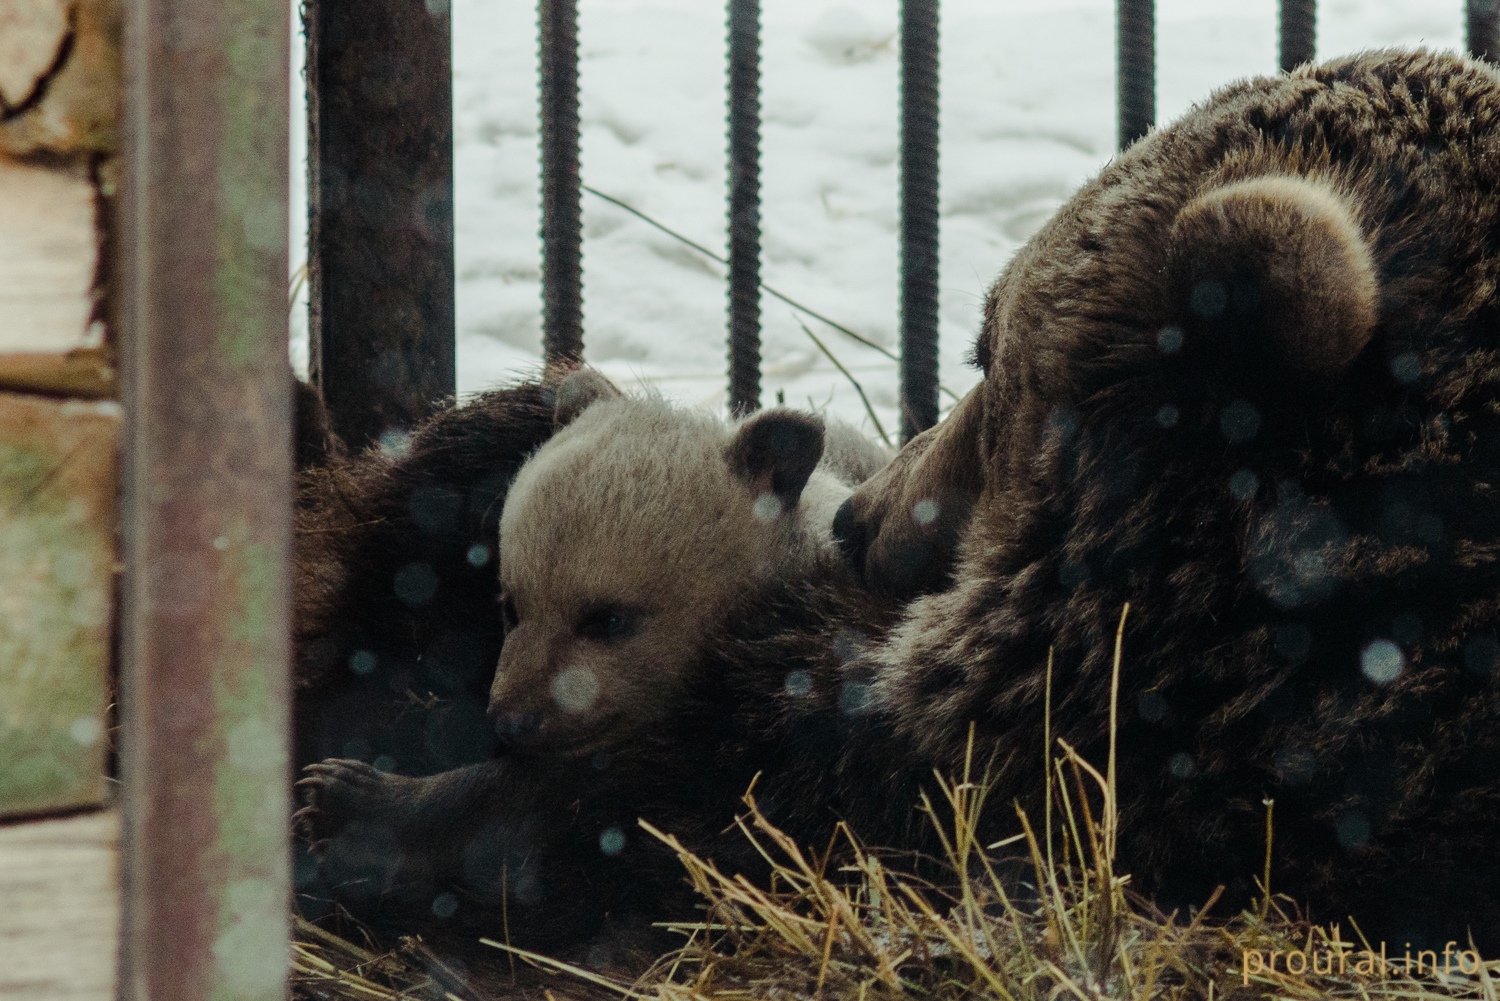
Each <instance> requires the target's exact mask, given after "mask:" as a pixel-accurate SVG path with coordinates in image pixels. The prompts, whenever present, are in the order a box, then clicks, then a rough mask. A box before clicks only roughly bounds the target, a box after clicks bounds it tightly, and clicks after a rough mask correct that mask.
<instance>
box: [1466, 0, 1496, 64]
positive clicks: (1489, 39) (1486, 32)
mask: <svg viewBox="0 0 1500 1001" xmlns="http://www.w3.org/2000/svg"><path fill="white" fill-rule="evenodd" d="M1464 13H1465V21H1466V22H1467V24H1466V29H1467V30H1466V31H1465V33H1464V38H1465V41H1466V44H1467V45H1468V47H1469V53H1470V54H1471V55H1473V56H1475V57H1476V58H1479V59H1488V60H1489V61H1490V62H1492V63H1493V62H1500V0H1468V2H1467V3H1466V4H1465V7H1464Z"/></svg>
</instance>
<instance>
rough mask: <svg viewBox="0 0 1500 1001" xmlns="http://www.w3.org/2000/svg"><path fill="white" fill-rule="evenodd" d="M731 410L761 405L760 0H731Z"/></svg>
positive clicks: (755, 407) (742, 412)
mask: <svg viewBox="0 0 1500 1001" xmlns="http://www.w3.org/2000/svg"><path fill="white" fill-rule="evenodd" d="M728 21H729V25H728V30H729V193H728V195H729V409H730V410H731V411H732V412H733V413H736V414H747V413H750V412H752V411H754V410H756V409H758V408H759V407H760V0H729V4H728Z"/></svg>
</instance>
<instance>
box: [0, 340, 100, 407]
mask: <svg viewBox="0 0 1500 1001" xmlns="http://www.w3.org/2000/svg"><path fill="white" fill-rule="evenodd" d="M117 388H118V383H117V382H116V380H115V363H114V352H113V351H111V350H110V349H108V348H82V349H80V350H77V351H69V352H68V353H67V354H61V355H59V354H20V355H0V390H4V389H9V390H16V391H19V392H26V393H46V394H48V395H49V396H75V397H84V398H86V399H90V400H97V399H103V398H107V397H111V396H114V395H115V390H116V389H117Z"/></svg>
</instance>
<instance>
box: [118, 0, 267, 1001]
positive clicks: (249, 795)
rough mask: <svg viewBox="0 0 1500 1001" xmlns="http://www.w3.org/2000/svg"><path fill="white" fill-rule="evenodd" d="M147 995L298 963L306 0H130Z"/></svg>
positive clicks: (134, 474) (226, 989)
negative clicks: (299, 320)
mask: <svg viewBox="0 0 1500 1001" xmlns="http://www.w3.org/2000/svg"><path fill="white" fill-rule="evenodd" d="M125 7H126V12H127V16H126V42H125V48H124V56H125V65H126V90H125V115H124V123H125V155H124V157H123V158H122V159H123V162H124V165H125V177H124V188H123V192H122V198H123V201H122V205H121V210H120V215H119V230H118V232H119V234H120V245H121V248H122V251H123V260H122V262H121V265H122V269H123V281H122V282H121V283H120V285H119V286H118V288H119V289H120V295H119V300H118V304H117V306H118V313H119V321H120V325H121V327H122V334H123V343H122V347H123V355H122V365H121V370H122V373H121V374H122V380H123V387H122V388H123V390H124V393H125V404H126V421H127V455H126V463H125V472H124V488H125V489H124V512H123V524H124V542H125V576H124V593H123V598H122V608H121V620H122V631H123V637H122V641H121V642H122V648H121V653H122V671H121V690H122V691H121V694H122V717H121V718H122V723H123V735H122V757H121V774H122V779H123V786H124V816H125V824H124V831H123V841H122V846H121V873H122V877H123V889H124V898H123V899H124V926H123V929H122V940H121V976H120V981H119V983H120V997H121V998H123V999H126V1001H201V999H204V998H220V999H226V1001H227V999H235V1001H277V999H281V998H283V997H284V996H285V977H286V969H287V961H288V947H287V937H288V928H287V900H288V894H289V881H288V871H287V870H288V854H289V853H288V845H287V814H288V806H289V796H288V788H287V787H288V782H287V767H288V739H287V738H288V729H289V714H288V684H287V659H288V641H287V631H288V620H289V617H290V616H289V606H288V593H287V583H286V582H287V577H288V570H289V567H288V558H287V553H288V536H289V531H290V524H289V522H290V509H291V483H290V480H291V461H292V460H291V432H290V427H289V423H290V422H289V410H290V399H289V395H290V388H291V379H290V373H289V371H288V365H287V347H286V345H287V315H286V262H287V247H286V241H287V209H286V206H287V115H288V92H287V74H288V71H289V70H288V66H289V63H288V47H289V41H290V39H289V35H290V32H289V30H288V24H287V11H286V5H285V4H284V3H282V2H279V0H235V2H233V3H202V2H201V0H128V2H127V3H126V5H125Z"/></svg>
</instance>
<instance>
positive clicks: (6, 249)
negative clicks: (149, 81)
mask: <svg viewBox="0 0 1500 1001" xmlns="http://www.w3.org/2000/svg"><path fill="white" fill-rule="evenodd" d="M120 16H121V15H120V5H119V3H118V0H0V693H3V697H0V821H8V822H6V823H3V824H0V996H3V997H5V998H17V999H22V1001H43V999H47V1001H54V999H55V1001H62V999H70V1001H71V999H90V1001H94V999H97V1001H105V999H108V998H112V997H113V996H114V992H115V977H116V974H115V969H116V956H117V951H118V950H117V945H116V943H117V941H118V935H119V915H120V894H119V880H118V877H117V874H116V867H117V863H116V859H117V849H116V841H117V831H118V827H119V820H118V816H117V815H116V813H115V812H114V811H109V810H106V811H102V812H92V813H84V814H81V815H74V816H72V817H69V818H66V819H55V820H40V819H36V817H37V816H39V815H45V814H47V813H50V812H55V811H58V810H70V811H78V810H80V809H88V808H92V807H99V806H104V805H106V804H108V803H109V802H110V800H111V799H112V796H111V792H110V789H111V784H110V783H109V781H108V780H107V778H106V767H107V763H108V755H109V750H110V746H111V718H110V713H109V708H108V707H109V703H110V691H111V683H110V657H111V650H112V646H113V643H112V629H113V619H114V601H115V586H114V581H115V572H116V558H117V557H116V549H115V537H116V530H117V521H118V518H117V515H116V511H117V504H116V482H117V479H118V475H117V474H118V471H117V459H116V455H117V451H118V445H119V440H120V431H121V420H120V407H119V404H118V403H116V402H115V400H114V397H115V396H116V390H115V371H114V352H115V344H114V341H113V339H112V338H111V335H110V329H109V322H108V318H109V306H110V304H109V301H108V297H107V295H106V290H107V288H108V279H109V272H110V267H109V266H108V261H109V257H110V246H109V239H108V230H109V226H108V222H109V214H110V204H111V199H112V197H113V195H114V184H115V177H116V173H117V165H116V156H115V154H116V148H117V124H118V121H119V94H120V59H119V51H120V49H119V38H120Z"/></svg>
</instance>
